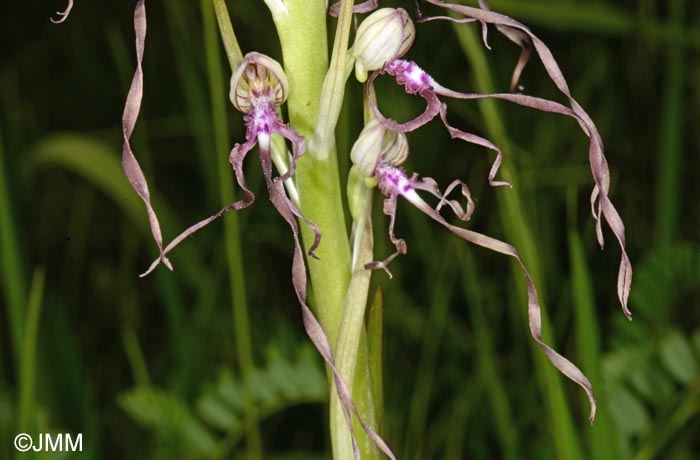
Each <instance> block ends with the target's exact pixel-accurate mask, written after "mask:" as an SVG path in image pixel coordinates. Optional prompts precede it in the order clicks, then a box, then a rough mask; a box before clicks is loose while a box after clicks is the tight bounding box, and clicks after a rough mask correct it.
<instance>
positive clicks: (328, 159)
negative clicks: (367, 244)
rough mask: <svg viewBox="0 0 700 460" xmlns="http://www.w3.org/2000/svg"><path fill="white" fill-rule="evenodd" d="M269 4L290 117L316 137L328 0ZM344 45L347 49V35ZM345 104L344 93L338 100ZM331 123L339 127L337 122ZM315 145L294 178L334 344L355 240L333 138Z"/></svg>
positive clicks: (319, 303)
mask: <svg viewBox="0 0 700 460" xmlns="http://www.w3.org/2000/svg"><path fill="white" fill-rule="evenodd" d="M267 3H268V6H270V8H271V10H272V11H273V18H274V20H275V25H276V27H277V31H278V34H279V37H280V42H281V44H282V54H283V56H284V68H285V73H286V74H287V78H288V79H289V86H290V88H291V89H290V94H289V99H288V101H287V105H288V109H289V119H290V121H291V124H292V126H293V127H294V129H295V130H296V131H297V132H298V133H299V134H301V135H302V136H304V137H305V138H306V139H307V140H308V139H311V138H312V137H313V136H314V132H315V127H316V123H317V121H318V119H319V113H320V109H321V93H322V88H323V86H324V81H325V77H326V72H327V70H328V47H327V40H326V4H325V1H324V0H289V1H286V2H284V4H282V3H281V2H272V1H268V2H267ZM336 38H337V37H336ZM345 46H346V48H347V35H346V37H345ZM340 103H342V98H341V100H340V101H339V102H338V105H339V104H340ZM336 121H337V120H336ZM332 125H333V126H335V122H333V123H332ZM313 144H314V143H312V142H308V148H307V152H306V154H305V155H304V156H303V157H302V158H301V159H300V161H299V163H298V167H297V173H296V177H295V181H296V185H297V190H298V191H299V200H300V206H301V210H302V212H303V213H304V215H305V216H306V217H307V218H309V219H310V220H311V221H312V222H314V223H315V224H316V225H318V226H319V228H320V229H321V232H322V234H323V236H322V239H321V245H320V246H319V248H318V250H317V251H316V254H317V255H318V257H319V260H314V259H308V265H309V273H310V275H311V287H312V289H313V295H314V301H315V306H316V309H317V313H318V316H319V320H320V321H321V324H322V326H323V328H324V330H325V331H326V334H328V339H329V340H330V343H331V344H335V343H336V341H337V338H338V331H339V328H340V322H341V319H342V315H343V302H344V300H345V294H346V292H347V289H348V283H349V281H350V245H349V242H348V236H347V230H346V228H345V216H344V213H343V202H342V198H341V187H340V178H339V174H338V161H337V157H336V152H335V146H334V143H333V145H331V146H330V147H329V149H328V151H327V152H315V151H313V149H312V145H313ZM316 145H325V143H324V142H321V143H316ZM301 228H302V233H303V236H304V242H305V244H306V245H307V246H308V245H309V244H310V242H311V241H312V238H313V235H312V234H311V232H309V231H308V229H307V228H306V226H305V225H302V226H301Z"/></svg>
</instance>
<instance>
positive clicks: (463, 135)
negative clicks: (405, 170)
mask: <svg viewBox="0 0 700 460" xmlns="http://www.w3.org/2000/svg"><path fill="white" fill-rule="evenodd" d="M426 1H428V2H429V3H432V4H434V5H438V6H442V7H444V8H446V9H448V10H450V11H453V12H455V13H459V14H461V15H462V16H464V17H463V18H461V19H459V18H452V17H449V16H436V17H423V16H421V15H420V12H419V22H423V21H428V20H434V19H438V20H450V21H454V22H474V21H479V22H480V23H481V24H482V27H483V29H482V30H483V33H482V35H483V39H484V43H487V42H486V39H487V28H486V24H495V25H496V26H497V27H498V29H499V30H500V31H501V32H502V33H504V34H505V35H506V36H507V37H508V38H509V39H510V40H511V41H513V42H515V43H517V44H518V45H519V46H521V48H522V49H523V51H522V53H521V56H520V58H519V60H518V64H517V65H516V68H515V71H514V73H513V78H512V79H511V86H512V87H514V86H516V85H517V81H518V78H519V76H520V73H521V72H522V70H523V68H524V66H525V64H526V62H527V60H528V59H529V57H530V54H531V48H534V50H535V51H536V53H537V55H538V56H539V57H540V60H541V61H542V63H543V64H544V67H545V70H546V71H547V74H548V75H549V76H550V78H551V79H552V81H553V82H554V84H555V85H556V86H557V88H558V89H559V90H560V91H561V92H562V93H563V94H564V96H565V97H566V99H567V100H568V102H569V105H570V107H567V106H565V105H563V104H560V103H558V102H554V101H550V100H547V99H542V98H539V97H534V96H529V95H524V94H514V93H496V94H477V93H466V92H459V91H454V90H451V89H448V88H445V87H444V86H442V85H440V84H439V83H438V82H437V81H435V79H433V78H432V77H431V76H430V74H428V73H427V72H426V71H424V70H423V69H421V68H420V67H419V66H418V65H417V64H416V63H415V62H413V61H407V60H402V59H394V60H392V61H390V62H387V63H386V64H385V65H384V66H383V67H382V68H381V69H377V70H375V71H374V73H373V74H372V75H371V76H370V78H369V80H368V85H367V91H368V94H369V92H370V91H371V89H372V87H373V86H372V85H373V83H374V80H375V79H376V78H377V76H378V75H380V74H383V73H386V74H389V75H391V76H393V77H395V79H396V82H397V83H398V84H401V85H404V87H405V89H406V92H407V93H408V94H417V95H419V96H420V97H422V98H423V99H425V101H426V108H425V111H424V112H423V113H422V114H421V115H419V116H418V117H416V118H414V119H413V120H410V121H407V122H404V123H397V122H396V121H394V120H392V119H389V118H386V117H385V116H384V115H382V113H381V111H380V110H379V108H378V106H377V103H376V101H374V100H373V99H372V98H370V104H371V107H372V110H373V112H374V115H375V116H376V117H377V118H378V119H379V121H380V122H381V123H382V125H383V126H385V127H387V128H388V129H391V130H394V131H397V132H408V131H413V130H415V129H417V128H419V127H421V126H423V125H424V124H426V123H428V122H429V121H430V120H432V119H433V118H435V117H436V116H437V115H438V114H440V115H441V119H442V122H443V124H444V125H445V126H446V128H447V129H448V131H449V133H450V135H451V136H452V137H453V138H459V139H461V140H464V141H466V142H470V143H473V144H477V145H481V146H484V147H487V148H489V149H492V150H494V151H496V152H497V157H496V160H495V161H494V163H493V166H492V167H491V170H490V172H489V176H488V179H489V183H490V184H491V185H494V186H497V185H509V184H508V183H507V182H502V181H496V180H495V175H496V174H497V172H498V168H499V166H500V164H501V161H502V157H503V155H502V152H501V150H500V149H499V148H498V147H497V146H495V145H494V144H493V143H492V142H490V141H489V140H487V139H484V138H482V137H480V136H477V135H474V134H471V133H467V132H464V131H461V130H459V129H456V128H454V127H452V126H450V125H449V124H448V122H447V118H446V108H445V105H444V104H442V103H441V100H440V98H439V96H442V97H446V98H453V99H465V100H471V99H501V100H505V101H509V102H512V103H515V104H518V105H521V106H524V107H529V108H533V109H536V110H540V111H543V112H551V113H558V114H562V115H566V116H568V117H571V118H573V119H575V120H576V121H577V123H578V124H579V126H580V127H581V130H582V131H583V132H584V133H585V134H586V136H588V138H589V139H590V143H589V162H590V165H591V172H592V175H593V180H594V182H595V186H594V188H593V191H592V193H591V211H592V214H593V217H594V219H595V221H596V236H597V239H598V243H599V244H600V246H601V248H602V247H603V246H604V238H603V231H602V219H601V216H602V218H604V219H605V221H606V222H607V223H608V225H609V226H610V229H611V230H612V232H613V234H614V235H615V237H616V238H617V240H618V243H619V246H620V250H621V260H620V267H619V270H618V279H617V295H618V299H619V301H620V305H621V306H622V311H623V312H624V314H625V316H627V318H628V319H631V318H632V313H631V312H630V310H629V308H628V306H627V301H628V298H629V293H630V289H631V285H632V264H631V262H630V260H629V257H628V256H627V251H626V249H625V226H624V223H623V222H622V218H621V217H620V215H619V213H618V212H617V210H616V209H615V207H614V206H613V204H612V202H611V201H610V198H609V197H608V192H609V190H610V170H609V169H608V163H607V160H606V158H605V155H604V147H603V141H602V139H601V137H600V134H599V133H598V129H597V128H596V126H595V123H594V122H593V120H592V119H591V117H590V116H589V115H588V113H587V112H586V111H585V110H584V109H583V108H582V107H581V106H580V105H579V103H578V102H576V100H575V99H574V98H573V96H572V95H571V91H570V90H569V87H568V84H567V82H566V79H565V78H564V75H563V73H562V72H561V69H560V68H559V65H558V64H557V62H556V60H555V59H554V56H553V55H552V53H551V51H550V50H549V48H548V47H547V46H546V45H545V44H544V42H542V41H541V40H540V39H539V38H537V37H536V36H535V35H534V34H533V33H532V32H531V31H530V29H529V28H527V27H526V26H524V25H523V24H521V23H519V22H518V21H515V20H514V19H511V18H509V17H508V16H504V15H502V14H499V13H494V12H492V11H490V10H488V9H486V8H487V7H488V4H487V3H486V2H485V1H483V0H482V1H481V2H480V5H481V6H482V9H480V8H472V7H468V6H463V5H454V4H449V3H444V2H442V1H440V0H426ZM487 46H488V44H487Z"/></svg>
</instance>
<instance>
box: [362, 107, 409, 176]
mask: <svg viewBox="0 0 700 460" xmlns="http://www.w3.org/2000/svg"><path fill="white" fill-rule="evenodd" d="M407 156H408V141H407V139H406V135H405V134H404V133H399V132H396V131H391V130H388V129H386V128H385V127H384V126H382V124H381V123H380V122H379V121H378V120H377V119H376V118H372V119H371V120H370V121H369V122H368V123H367V124H366V125H365V127H364V129H363V130H362V132H361V133H360V136H359V137H358V138H357V140H356V141H355V144H354V145H353V146H352V150H351V151H350V159H351V160H352V163H353V164H354V165H355V166H357V167H358V169H359V170H360V173H362V175H363V176H364V177H372V176H374V171H375V169H376V168H377V163H378V162H379V161H380V160H381V162H382V163H386V164H391V165H394V166H398V165H400V164H401V163H403V162H404V161H405V160H406V157H407Z"/></svg>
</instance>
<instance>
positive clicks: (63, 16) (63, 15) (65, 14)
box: [49, 0, 73, 24]
mask: <svg viewBox="0 0 700 460" xmlns="http://www.w3.org/2000/svg"><path fill="white" fill-rule="evenodd" d="M72 9H73V0H68V5H67V6H66V9H65V10H63V11H56V14H57V15H58V16H59V18H58V19H54V18H49V19H50V20H51V22H53V23H54V24H60V23H62V22H63V21H65V20H66V19H68V15H69V14H70V10H72Z"/></svg>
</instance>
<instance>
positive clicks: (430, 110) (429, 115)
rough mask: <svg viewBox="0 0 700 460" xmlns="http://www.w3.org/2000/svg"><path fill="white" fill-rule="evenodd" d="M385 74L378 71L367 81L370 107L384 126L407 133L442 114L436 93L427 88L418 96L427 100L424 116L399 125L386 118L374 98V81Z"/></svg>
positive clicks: (421, 115) (382, 71) (381, 70)
mask: <svg viewBox="0 0 700 460" xmlns="http://www.w3.org/2000/svg"><path fill="white" fill-rule="evenodd" d="M383 73H384V70H383V69H380V70H376V71H374V72H373V73H372V75H370V77H369V79H368V80H367V98H368V99H369V105H370V107H371V108H372V111H373V112H374V115H375V116H376V117H377V120H379V122H380V123H381V124H382V126H384V127H385V128H387V129H390V130H392V131H396V132H399V133H407V132H410V131H414V130H416V129H418V128H420V127H421V126H423V125H424V124H426V123H428V122H429V121H430V120H432V119H433V118H435V117H436V116H437V114H438V113H440V100H439V99H438V97H437V95H435V92H434V91H432V90H430V89H429V88H426V89H424V90H421V91H419V92H418V95H419V96H420V97H422V98H423V99H425V102H426V107H425V110H424V111H423V113H422V114H420V115H418V116H417V117H416V118H414V119H413V120H409V121H407V122H405V123H397V122H396V121H394V120H392V119H391V118H386V117H385V116H384V115H383V114H382V113H381V112H380V111H379V107H378V106H377V102H376V101H375V100H374V97H372V94H374V80H375V79H376V78H377V76H378V75H380V74H383Z"/></svg>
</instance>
